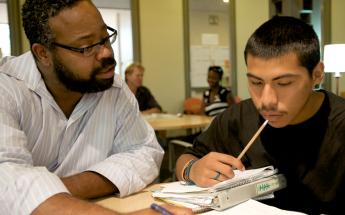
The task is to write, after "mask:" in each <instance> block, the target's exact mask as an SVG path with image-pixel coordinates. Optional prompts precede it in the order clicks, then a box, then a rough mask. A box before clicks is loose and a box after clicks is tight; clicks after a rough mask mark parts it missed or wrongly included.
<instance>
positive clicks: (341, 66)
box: [323, 44, 345, 77]
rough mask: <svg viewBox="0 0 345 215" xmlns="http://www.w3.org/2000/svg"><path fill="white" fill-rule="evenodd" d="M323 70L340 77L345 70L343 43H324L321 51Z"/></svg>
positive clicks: (344, 48) (344, 47) (344, 46)
mask: <svg viewBox="0 0 345 215" xmlns="http://www.w3.org/2000/svg"><path fill="white" fill-rule="evenodd" d="M323 63H324V64H325V72H334V73H335V77H340V73H341V72H345V44H329V45H325V47H324V53H323Z"/></svg>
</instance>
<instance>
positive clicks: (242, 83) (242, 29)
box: [235, 0, 269, 99]
mask: <svg viewBox="0 0 345 215" xmlns="http://www.w3.org/2000/svg"><path fill="white" fill-rule="evenodd" d="M235 7H236V8H235V16H236V62H237V89H238V91H237V92H238V96H240V97H241V98H242V99H245V98H249V93H248V90H247V76H246V72H247V69H246V65H245V62H244V54H243V51H244V47H245V45H246V43H247V40H248V38H249V37H250V35H251V34H252V33H253V32H254V31H255V29H256V28H258V27H259V26H260V25H261V24H262V23H263V22H265V21H266V20H268V18H269V1H268V0H237V1H236V2H235Z"/></svg>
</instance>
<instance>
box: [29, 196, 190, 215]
mask: <svg viewBox="0 0 345 215" xmlns="http://www.w3.org/2000/svg"><path fill="white" fill-rule="evenodd" d="M163 207H165V208H166V209H167V210H168V211H170V212H171V213H173V214H176V215H190V214H193V213H192V210H191V209H188V208H180V207H174V206H171V205H163ZM45 214H50V215H79V214H80V215H92V214H97V215H116V214H119V213H117V212H115V211H112V210H110V209H107V208H104V207H102V206H99V205H97V204H93V203H90V202H86V201H83V200H80V199H77V198H74V197H72V196H70V195H69V194H67V193H59V194H56V195H54V196H52V197H50V198H49V199H47V200H46V201H44V202H43V203H42V204H41V205H40V206H39V207H37V208H36V209H35V210H34V211H33V213H32V215H45ZM130 214H133V215H135V214H138V215H158V214H160V213H158V212H157V211H154V210H152V209H149V208H147V209H143V210H139V211H135V212H132V213H130Z"/></svg>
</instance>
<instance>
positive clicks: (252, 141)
mask: <svg viewBox="0 0 345 215" xmlns="http://www.w3.org/2000/svg"><path fill="white" fill-rule="evenodd" d="M267 123H268V120H266V121H265V122H264V123H262V125H261V126H260V128H259V129H258V131H257V132H256V133H255V134H254V136H253V137H252V139H250V141H249V142H248V144H247V145H246V147H245V148H244V149H243V150H242V152H241V154H240V155H239V156H238V157H237V159H238V160H241V158H242V157H243V155H244V154H245V153H246V152H247V150H248V149H249V147H250V146H251V145H252V144H253V143H254V141H255V140H256V138H257V137H258V136H259V134H260V133H261V131H262V130H263V129H264V128H265V126H266V125H267Z"/></svg>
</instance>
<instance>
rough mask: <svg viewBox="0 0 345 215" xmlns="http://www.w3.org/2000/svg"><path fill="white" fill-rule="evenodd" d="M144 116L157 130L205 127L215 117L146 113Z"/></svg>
mask: <svg viewBox="0 0 345 215" xmlns="http://www.w3.org/2000/svg"><path fill="white" fill-rule="evenodd" d="M144 118H145V119H146V120H147V121H148V122H149V123H150V125H151V126H152V127H153V129H154V130H156V131H168V130H175V129H190V128H203V127H206V126H208V125H209V124H210V123H211V122H212V119H213V117H209V116H203V115H186V114H183V115H175V114H151V115H144Z"/></svg>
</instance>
